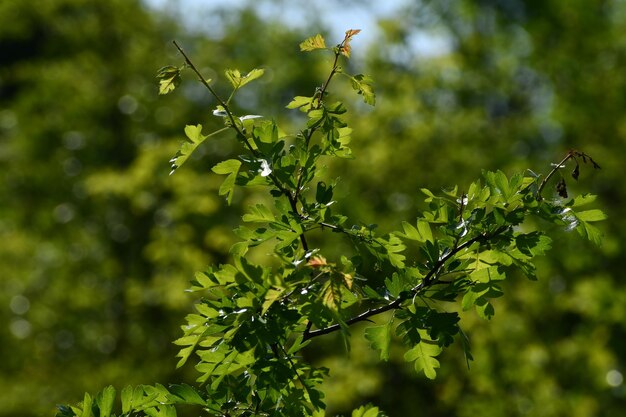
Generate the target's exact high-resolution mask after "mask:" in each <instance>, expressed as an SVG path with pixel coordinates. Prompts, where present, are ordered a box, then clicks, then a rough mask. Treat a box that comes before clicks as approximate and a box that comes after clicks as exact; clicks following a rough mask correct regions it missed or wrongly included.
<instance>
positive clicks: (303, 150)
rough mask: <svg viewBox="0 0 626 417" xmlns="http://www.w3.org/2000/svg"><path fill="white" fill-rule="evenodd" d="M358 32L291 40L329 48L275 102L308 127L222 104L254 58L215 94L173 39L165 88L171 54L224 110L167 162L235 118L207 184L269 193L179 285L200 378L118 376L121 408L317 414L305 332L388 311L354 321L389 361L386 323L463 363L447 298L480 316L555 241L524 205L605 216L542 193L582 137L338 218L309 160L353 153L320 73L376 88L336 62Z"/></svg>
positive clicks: (540, 213)
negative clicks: (314, 73)
mask: <svg viewBox="0 0 626 417" xmlns="http://www.w3.org/2000/svg"><path fill="white" fill-rule="evenodd" d="M358 32H359V31H358V30H349V31H347V32H346V34H345V37H344V39H343V40H342V42H341V43H339V44H338V45H337V46H335V47H333V48H328V47H326V42H325V40H324V38H323V37H322V36H321V35H315V36H313V37H311V38H309V39H307V40H305V41H304V42H302V43H301V44H300V48H301V50H302V51H306V52H308V51H315V50H323V51H326V52H327V53H330V54H332V57H333V59H334V60H333V64H332V66H331V69H330V71H329V75H328V77H327V78H326V80H325V82H324V83H323V84H321V85H320V86H319V87H318V88H317V89H316V91H315V93H314V94H313V95H311V96H297V97H295V98H294V99H293V100H292V101H291V102H290V103H289V104H288V105H287V108H288V109H292V110H297V111H300V112H303V113H305V114H306V121H305V123H304V126H303V127H302V128H301V129H300V130H299V131H298V132H294V133H289V134H288V133H284V132H283V130H282V129H281V128H280V127H279V126H278V125H277V123H276V122H275V121H272V120H264V118H262V117H260V116H258V115H243V116H239V115H237V114H236V113H235V111H234V110H233V108H232V106H231V99H232V97H233V96H234V95H235V94H236V93H237V91H238V90H239V89H240V88H242V87H244V86H245V85H246V84H247V83H249V82H251V81H253V80H255V79H257V78H259V77H261V76H262V75H263V71H262V70H260V69H253V70H252V71H250V72H248V73H247V75H242V73H241V72H240V71H239V70H227V71H226V78H227V79H228V81H229V82H230V84H231V86H232V93H231V95H230V97H229V98H228V99H227V100H223V99H222V98H221V97H220V96H218V95H217V94H216V93H215V91H214V89H213V88H212V87H211V85H210V82H211V80H207V79H204V78H203V77H202V75H201V74H200V72H199V71H198V70H197V68H196V67H195V66H194V64H193V63H192V62H191V60H190V59H189V58H188V57H187V55H186V54H185V53H184V51H183V50H182V49H181V48H180V47H179V46H178V45H176V46H177V47H178V49H179V51H180V52H181V54H182V55H183V56H184V58H185V64H184V65H183V66H181V67H165V69H162V70H161V71H159V74H158V78H159V82H160V92H161V93H163V94H164V93H169V92H171V91H172V90H174V89H175V87H176V86H177V85H178V84H177V83H179V82H180V80H179V78H178V77H180V71H181V70H182V69H184V68H187V69H190V70H191V71H193V72H194V73H195V75H196V76H198V77H199V78H200V81H201V83H202V84H203V85H205V86H206V88H207V89H208V91H209V92H210V94H211V95H212V96H213V98H214V99H215V101H216V102H217V104H216V107H215V109H214V110H213V115H215V116H217V117H221V118H222V119H223V120H224V127H223V128H222V129H219V130H217V131H215V132H212V133H211V134H209V135H203V133H202V125H201V124H198V125H195V126H192V125H190V126H187V127H186V128H185V135H186V140H185V142H183V144H182V145H181V147H180V149H179V151H178V153H177V154H176V155H175V156H174V158H173V159H172V161H171V162H172V173H173V172H175V171H176V170H177V169H178V168H180V167H181V166H182V165H183V164H184V163H185V162H186V161H187V160H188V158H189V156H190V155H191V154H192V153H193V152H194V151H195V150H196V149H197V148H198V146H200V145H201V144H202V143H203V142H204V141H205V140H206V139H208V138H209V137H211V136H213V135H216V134H218V133H220V132H222V131H226V130H229V131H233V132H234V133H235V135H236V137H237V140H238V141H239V143H240V145H241V150H242V155H240V156H239V157H238V158H234V159H228V160H225V161H222V162H219V163H218V164H217V165H215V166H214V167H213V168H212V171H213V172H214V173H216V174H219V175H225V176H226V177H225V179H224V181H223V183H222V185H221V187H220V189H219V194H220V195H222V196H224V197H225V198H226V200H227V202H228V203H230V202H231V200H232V197H233V193H234V192H235V190H236V189H237V188H238V187H251V186H254V187H265V188H266V189H267V191H268V193H269V194H270V195H271V196H272V197H273V198H272V201H273V204H271V205H270V204H264V203H258V204H255V205H253V206H250V207H249V208H248V210H247V212H246V213H245V214H244V216H243V218H242V220H243V224H242V225H241V226H239V227H238V228H237V229H236V230H235V233H236V235H237V236H238V237H239V238H240V239H241V241H240V242H238V243H237V244H235V245H234V246H233V247H232V248H231V255H232V262H231V263H229V264H225V265H219V266H213V267H210V268H208V269H207V270H205V271H202V272H199V273H198V274H196V276H195V280H194V281H193V283H192V287H191V291H195V292H198V293H199V294H201V296H202V299H201V301H200V302H199V303H198V304H196V306H195V312H194V313H192V314H189V315H188V316H187V317H186V319H185V324H184V325H183V326H182V332H183V334H182V336H181V337H180V338H178V339H177V340H176V341H175V344H176V345H178V346H180V352H179V354H178V357H179V362H178V366H179V367H180V366H183V365H185V363H187V362H188V361H190V360H191V358H192V355H195V357H194V365H195V369H196V371H197V372H198V378H197V382H198V384H199V388H197V389H196V388H192V387H190V386H187V385H173V386H170V387H169V388H165V387H163V386H160V385H155V386H140V387H136V388H134V389H131V388H127V389H125V390H124V391H123V392H122V414H121V415H125V416H130V415H135V414H133V413H137V414H136V415H141V413H143V414H146V415H150V416H170V415H175V408H174V406H175V405H176V404H179V403H184V404H194V405H198V406H201V407H202V408H203V409H204V410H205V411H206V412H207V413H208V414H209V415H219V416H239V415H242V416H243V415H276V416H283V415H284V416H301V415H302V416H318V415H323V409H324V401H323V394H322V393H321V392H320V390H319V384H320V383H321V382H322V380H323V378H324V377H325V376H326V375H327V373H328V370H327V369H325V368H316V367H313V366H311V365H310V364H308V363H307V362H306V361H304V360H303V359H302V357H300V356H299V352H300V351H301V350H302V349H303V348H304V347H305V346H306V345H307V344H308V343H309V342H310V341H311V340H312V339H313V338H316V337H320V336H323V335H326V334H330V333H334V332H339V333H340V334H341V335H342V337H343V339H344V341H345V345H346V348H347V349H349V347H350V338H351V325H353V324H355V323H358V322H365V321H372V320H373V318H374V317H376V316H379V317H382V316H383V313H387V312H388V314H386V315H384V317H385V318H386V322H385V323H384V324H382V325H380V324H374V325H371V326H369V327H367V328H366V329H365V332H364V336H365V338H366V339H367V340H368V341H369V343H370V345H371V347H372V348H373V349H375V350H377V351H378V352H379V354H380V359H381V360H388V359H389V349H390V343H391V340H392V339H393V338H397V339H398V340H400V341H401V342H402V344H403V345H404V346H405V353H404V359H405V360H406V361H407V362H410V363H412V364H413V366H414V368H415V370H416V372H418V373H423V374H424V375H425V376H426V377H427V378H429V379H434V378H435V377H436V375H437V368H439V365H440V363H439V359H438V358H439V355H440V354H441V352H442V351H443V350H444V349H445V348H446V347H448V346H450V345H451V344H452V343H454V341H455V340H456V339H457V338H460V339H461V343H462V346H463V347H464V350H465V353H466V357H467V360H468V362H469V360H471V359H472V355H471V351H470V347H469V346H470V345H469V342H468V339H467V337H466V336H465V334H464V332H463V331H462V329H461V327H460V316H459V312H458V309H457V308H456V306H457V304H458V302H459V301H460V308H461V309H463V310H470V309H474V310H475V311H476V313H477V314H478V315H479V316H480V317H482V318H484V319H490V318H491V317H493V315H494V314H495V308H494V304H493V300H494V299H495V298H498V297H500V296H502V295H503V289H502V281H504V280H505V279H506V278H507V276H509V275H510V271H511V270H512V269H517V270H520V271H522V272H523V273H524V274H525V275H526V276H527V277H528V278H529V279H531V280H534V279H536V268H535V265H534V258H535V257H536V256H538V255H543V254H544V253H545V252H546V251H547V250H548V249H550V245H551V240H550V238H549V237H548V236H547V235H546V234H545V233H544V232H543V231H542V230H541V229H537V228H536V227H535V226H533V224H536V223H531V222H528V221H527V220H528V219H529V218H532V217H534V218H539V219H542V221H544V222H548V223H553V224H557V225H560V226H565V227H566V228H570V229H576V230H577V231H578V232H579V233H580V234H581V235H582V236H584V237H586V238H589V239H590V240H592V241H594V242H596V243H598V242H599V240H600V233H599V231H598V229H597V228H596V227H595V226H593V225H592V223H593V222H596V221H599V220H603V219H604V217H605V216H604V214H603V213H602V212H601V211H600V210H597V209H581V208H582V207H585V206H586V205H588V204H589V203H592V202H593V201H594V197H593V196H589V195H584V196H579V197H576V198H574V199H571V200H569V201H564V200H563V198H556V199H544V198H542V195H541V194H542V190H543V189H544V187H545V185H546V183H547V182H548V181H549V180H550V178H551V177H552V176H553V175H554V174H555V172H557V171H556V170H557V169H560V168H561V167H562V166H564V165H565V164H566V163H567V162H568V161H570V160H573V161H575V162H576V168H575V170H574V172H575V173H576V175H575V178H578V175H579V168H578V161H577V159H576V158H581V159H583V161H586V160H589V161H591V162H592V164H593V165H594V167H596V165H597V164H596V163H595V162H594V161H593V160H592V159H591V158H590V157H589V156H588V155H586V154H584V153H582V152H579V151H572V152H570V153H568V156H567V157H566V158H565V159H564V160H562V161H561V162H560V163H558V164H557V165H556V167H555V168H553V170H552V171H550V172H549V173H548V174H547V175H546V176H545V177H543V176H538V175H522V174H515V175H512V176H507V175H505V174H504V173H503V172H501V171H496V172H484V173H483V175H482V178H481V179H480V180H478V181H475V182H473V183H472V184H471V185H470V186H469V187H468V189H467V190H464V191H461V190H459V189H458V188H457V187H455V188H453V189H451V190H444V191H443V192H441V193H439V192H437V193H435V192H432V191H430V190H428V189H422V193H423V195H424V196H425V202H426V203H427V205H428V208H427V209H426V210H424V211H423V212H422V213H420V214H419V216H418V217H417V218H415V219H411V220H410V221H404V222H402V223H401V225H400V226H401V229H399V230H395V231H391V232H388V233H380V232H378V231H377V230H376V226H375V225H367V226H364V225H359V224H354V225H350V224H349V222H348V218H347V217H346V216H345V215H343V214H341V213H338V212H337V211H336V210H335V205H334V203H335V200H334V192H335V189H336V187H337V183H338V179H332V180H328V179H325V178H321V177H320V169H319V167H320V166H321V164H323V161H324V159H325V158H351V157H352V153H351V151H350V148H349V146H348V145H349V143H350V139H351V130H350V128H349V127H348V125H347V122H346V119H345V114H346V112H347V109H346V108H345V106H344V105H343V103H341V102H339V101H333V100H331V99H330V93H329V90H328V87H329V84H330V82H331V80H333V79H334V78H335V76H336V75H344V76H347V77H348V79H349V82H350V85H351V86H352V88H353V89H354V90H355V91H356V92H357V93H358V94H360V95H361V96H362V97H363V99H364V101H365V102H366V103H368V104H371V105H373V104H374V103H375V95H374V91H373V87H372V80H371V79H370V78H369V77H367V76H365V75H362V74H358V75H354V76H353V75H349V74H346V73H345V72H344V71H343V69H342V68H341V67H340V66H339V62H340V59H346V58H349V57H350V53H351V48H350V41H351V40H352V38H353V36H355V35H356V34H358ZM560 194H561V197H563V193H560ZM312 233H322V234H326V235H328V239H330V238H333V237H335V238H339V239H344V240H346V241H347V242H348V243H349V244H350V246H351V248H352V251H351V252H350V253H345V254H340V255H334V254H328V253H326V252H325V251H324V248H323V247H311V246H310V244H309V236H310V235H311V234H312ZM261 245H264V246H265V247H266V248H271V253H272V261H273V262H272V264H273V265H272V266H271V267H270V266H266V265H261V264H255V263H253V262H252V261H251V260H250V259H249V258H248V257H247V254H248V251H249V250H250V248H253V247H257V246H261ZM269 263H270V262H268V264H269ZM371 265H373V266H374V267H373V268H371V267H370V266H371ZM114 395H115V391H114V390H113V389H112V388H107V389H106V390H105V391H103V393H101V394H99V395H98V396H97V397H96V401H95V402H93V399H92V398H91V397H90V396H88V395H87V396H86V397H85V399H84V401H83V403H82V405H79V406H77V407H64V408H62V409H61V411H60V413H59V415H60V416H63V417H67V416H74V415H76V416H86V417H87V416H90V415H100V416H108V415H112V414H111V406H110V404H111V401H112V399H111V398H112V397H114ZM172 410H174V411H172ZM92 413H93V414H92ZM376 415H381V413H380V412H379V410H378V409H376V408H375V407H371V406H368V407H362V408H360V409H358V410H355V411H354V413H353V416H367V417H373V416H376Z"/></svg>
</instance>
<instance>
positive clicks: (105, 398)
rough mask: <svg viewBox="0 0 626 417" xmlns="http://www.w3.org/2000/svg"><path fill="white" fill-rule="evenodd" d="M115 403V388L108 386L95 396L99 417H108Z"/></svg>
mask: <svg viewBox="0 0 626 417" xmlns="http://www.w3.org/2000/svg"><path fill="white" fill-rule="evenodd" d="M114 401H115V388H113V386H111V385H109V386H108V387H106V388H105V389H103V390H102V391H101V392H99V393H98V395H97V396H96V404H98V408H99V409H100V417H109V416H110V415H111V411H112V410H113V402H114Z"/></svg>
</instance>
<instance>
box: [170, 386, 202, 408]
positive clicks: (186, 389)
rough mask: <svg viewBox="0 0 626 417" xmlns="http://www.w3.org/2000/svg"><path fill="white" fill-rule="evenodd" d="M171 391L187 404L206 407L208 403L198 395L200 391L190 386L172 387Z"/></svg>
mask: <svg viewBox="0 0 626 417" xmlns="http://www.w3.org/2000/svg"><path fill="white" fill-rule="evenodd" d="M169 391H170V392H171V393H172V394H173V395H175V396H177V397H178V398H180V399H181V400H182V401H183V403H185V404H195V405H206V401H205V400H204V399H203V398H202V397H201V396H200V394H198V391H196V390H195V389H194V388H193V387H190V386H189V385H186V384H181V385H170V387H169Z"/></svg>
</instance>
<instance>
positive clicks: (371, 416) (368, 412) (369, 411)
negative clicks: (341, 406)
mask: <svg viewBox="0 0 626 417" xmlns="http://www.w3.org/2000/svg"><path fill="white" fill-rule="evenodd" d="M379 416H381V417H382V414H380V410H379V409H378V407H374V406H372V405H370V404H368V405H365V406H361V407H359V408H357V409H356V410H354V411H352V416H351V417H379Z"/></svg>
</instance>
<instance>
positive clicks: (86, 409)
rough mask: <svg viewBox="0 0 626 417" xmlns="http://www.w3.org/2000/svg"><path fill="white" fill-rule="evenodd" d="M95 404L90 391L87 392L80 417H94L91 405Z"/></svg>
mask: <svg viewBox="0 0 626 417" xmlns="http://www.w3.org/2000/svg"><path fill="white" fill-rule="evenodd" d="M92 404H93V398H92V397H91V395H89V394H88V393H85V397H84V398H83V404H82V408H83V412H82V413H81V415H80V417H92V416H93V414H92V412H91V405H92Z"/></svg>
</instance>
